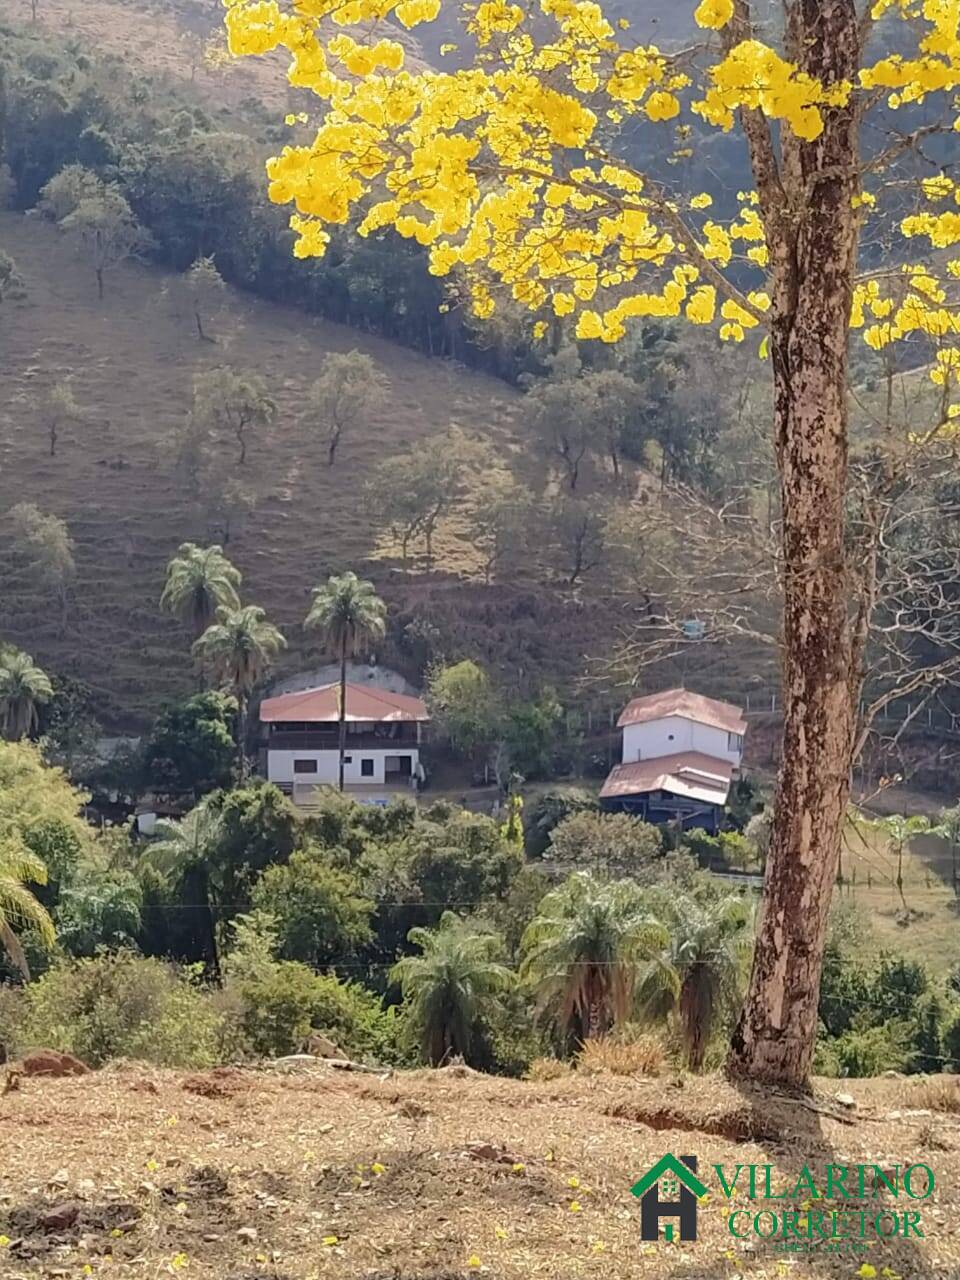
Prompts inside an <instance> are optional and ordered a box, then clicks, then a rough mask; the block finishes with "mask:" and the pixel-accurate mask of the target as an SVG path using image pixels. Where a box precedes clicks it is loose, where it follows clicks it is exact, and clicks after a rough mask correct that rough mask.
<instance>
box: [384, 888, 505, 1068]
mask: <svg viewBox="0 0 960 1280" xmlns="http://www.w3.org/2000/svg"><path fill="white" fill-rule="evenodd" d="M407 937H408V939H409V940H410V942H412V943H414V945H415V946H418V947H419V948H420V949H421V952H422V954H421V955H419V956H404V957H403V959H402V960H398V961H397V963H396V964H395V965H394V966H393V968H392V969H391V971H390V978H391V981H393V982H399V984H400V988H401V990H402V991H403V998H404V1000H405V1001H406V1002H407V1003H408V1005H409V1011H410V1016H411V1017H412V1018H413V1019H414V1023H415V1024H416V1025H417V1026H418V1027H419V1029H420V1044H421V1048H422V1050H423V1055H424V1057H425V1058H426V1059H427V1061H428V1062H429V1063H430V1064H431V1066H438V1065H439V1064H440V1063H441V1062H443V1061H444V1060H445V1059H447V1058H449V1057H450V1056H452V1055H455V1054H459V1055H460V1056H461V1057H462V1058H463V1059H464V1061H467V1060H468V1059H469V1057H470V1051H471V1048H472V1046H473V1040H474V1035H475V1033H476V1030H477V1025H478V1023H479V1022H480V1020H481V1018H482V1017H483V1015H484V1014H485V1013H489V1012H491V1011H492V1010H493V1009H494V1008H495V1007H496V1005H497V1003H498V1001H497V997H498V996H499V995H500V993H501V992H504V991H506V990H508V989H509V987H510V986H511V985H512V984H513V982H514V974H513V973H512V971H511V970H510V969H508V968H507V967H506V966H505V965H502V964H500V963H498V962H497V960H496V958H495V957H496V956H497V954H498V952H499V951H500V949H501V947H502V945H503V943H502V940H501V938H500V937H499V936H498V935H497V934H495V933H485V932H480V931H478V930H476V929H475V928H474V927H473V926H472V925H471V923H470V922H469V921H465V920H461V919H460V917H459V916H458V915H456V914H455V913H454V912H452V911H445V912H444V913H443V915H442V916H441V917H440V924H439V926H438V927H437V928H436V929H423V928H415V929H411V930H410V932H409V933H408V934H407Z"/></svg>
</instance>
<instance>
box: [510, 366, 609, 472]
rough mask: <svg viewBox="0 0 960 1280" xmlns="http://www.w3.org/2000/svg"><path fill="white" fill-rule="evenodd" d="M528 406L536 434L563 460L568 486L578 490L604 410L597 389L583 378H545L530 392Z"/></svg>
mask: <svg viewBox="0 0 960 1280" xmlns="http://www.w3.org/2000/svg"><path fill="white" fill-rule="evenodd" d="M524 409H525V410H526V412H527V414H528V415H529V421H530V425H531V427H532V429H533V432H534V435H535V436H536V438H537V440H538V441H539V443H540V444H541V446H542V447H543V448H544V449H545V450H546V452H547V454H548V455H549V456H550V457H551V458H553V459H555V460H557V461H558V462H559V463H560V465H561V467H562V468H563V474H564V479H565V481H566V485H567V488H568V489H569V490H570V492H571V493H574V492H575V491H576V488H577V482H578V481H579V479H580V468H581V467H582V465H583V460H584V458H586V456H587V454H588V453H589V452H590V449H591V447H592V446H593V443H594V440H595V427H594V423H595V420H596V419H597V417H598V416H599V411H600V405H599V401H598V399H597V393H596V390H595V388H594V387H593V385H592V384H591V382H590V381H589V380H587V379H585V378H581V377H570V378H567V377H564V378H562V379H559V380H557V381H553V380H542V381H539V382H537V383H536V384H535V385H534V386H532V387H531V389H530V390H529V391H528V392H527V396H526V399H525V401H524Z"/></svg>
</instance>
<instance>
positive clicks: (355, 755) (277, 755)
mask: <svg viewBox="0 0 960 1280" xmlns="http://www.w3.org/2000/svg"><path fill="white" fill-rule="evenodd" d="M387 756H411V757H412V763H411V766H410V767H411V771H412V772H413V773H414V774H415V773H416V771H417V763H418V761H419V758H420V753H419V751H418V750H417V748H416V747H415V746H412V747H408V746H404V747H403V749H402V750H401V749H399V748H398V747H394V748H393V750H390V751H379V750H376V749H374V750H370V751H368V750H363V751H348V752H347V758H346V764H345V766H344V770H343V781H344V784H345V785H347V786H349V785H350V784H351V783H355V782H356V783H363V784H365V785H367V786H369V785H376V784H382V783H384V782H385V781H386V780H387V774H386V768H385V761H386V758H387ZM294 760H316V761H317V772H316V773H294V771H293V762H294ZM361 760H372V761H373V774H372V775H368V776H364V775H362V774H361V772H360V761H361ZM339 764H340V755H339V752H337V751H274V750H268V752H267V778H268V779H269V780H270V781H271V782H296V783H297V785H298V786H323V785H324V784H325V783H333V784H334V785H336V783H337V781H338V778H339ZM390 780H391V782H393V781H396V782H401V781H402V780H401V778H400V776H399V774H397V775H391V779H390Z"/></svg>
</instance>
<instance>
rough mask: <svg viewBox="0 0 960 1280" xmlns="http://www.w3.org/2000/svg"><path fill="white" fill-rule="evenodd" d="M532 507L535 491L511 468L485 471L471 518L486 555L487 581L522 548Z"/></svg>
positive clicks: (475, 537)
mask: <svg viewBox="0 0 960 1280" xmlns="http://www.w3.org/2000/svg"><path fill="white" fill-rule="evenodd" d="M533 511H534V507H533V495H532V494H531V493H530V490H529V489H528V488H527V486H526V485H524V484H522V483H521V482H520V481H519V480H518V479H517V478H516V476H514V475H513V474H512V473H511V472H509V471H506V470H504V469H503V468H496V469H493V470H491V471H489V472H486V473H485V474H484V475H483V477H482V479H481V480H480V483H479V484H478V486H477V488H476V489H475V490H474V492H473V493H472V495H471V506H470V517H469V518H470V531H471V534H472V536H473V540H474V544H475V545H476V547H477V549H478V550H479V551H480V552H481V553H482V555H483V557H484V559H483V577H484V581H485V582H487V583H489V582H490V579H491V577H492V576H493V574H494V573H495V572H496V571H497V569H498V568H500V566H501V565H502V564H503V562H504V561H506V560H509V559H511V558H512V557H513V556H515V555H516V554H518V553H519V552H520V551H521V550H522V548H523V546H524V541H525V535H526V533H527V531H528V529H529V526H530V520H531V517H532V515H533Z"/></svg>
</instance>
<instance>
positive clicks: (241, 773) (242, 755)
mask: <svg viewBox="0 0 960 1280" xmlns="http://www.w3.org/2000/svg"><path fill="white" fill-rule="evenodd" d="M246 734H247V701H246V698H244V696H243V694H241V693H238V694H237V776H238V777H239V779H240V785H241V786H243V783H244V781H245V780H246V776H247V754H246V752H245V751H244V745H245V741H244V740H245V738H246Z"/></svg>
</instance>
